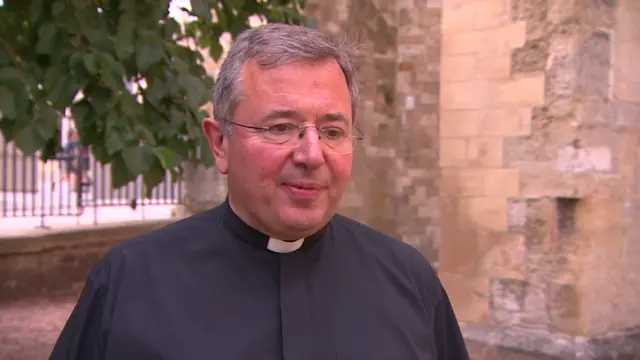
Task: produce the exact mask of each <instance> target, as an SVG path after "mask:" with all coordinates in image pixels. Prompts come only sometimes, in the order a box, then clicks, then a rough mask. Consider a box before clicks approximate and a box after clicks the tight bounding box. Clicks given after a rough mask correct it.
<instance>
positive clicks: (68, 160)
mask: <svg viewBox="0 0 640 360" xmlns="http://www.w3.org/2000/svg"><path fill="white" fill-rule="evenodd" d="M1 140H2V139H0V233H3V232H6V231H7V230H10V228H11V227H16V226H17V227H41V228H47V227H49V226H50V225H51V224H56V226H57V225H58V224H63V223H69V224H70V223H71V222H70V221H69V220H70V219H72V220H74V221H75V224H80V223H82V224H87V223H90V224H98V223H106V222H115V221H125V220H132V219H136V218H140V219H143V218H167V217H170V216H171V215H170V214H171V212H172V210H173V207H174V206H175V205H176V204H178V203H179V202H180V199H181V196H182V194H181V193H182V186H181V183H180V181H177V182H173V181H172V179H171V175H170V174H169V173H168V172H167V174H166V176H165V179H164V181H163V182H162V183H161V184H160V185H159V186H157V187H156V188H155V189H154V190H153V192H152V194H151V196H150V197H147V196H145V188H144V185H143V183H142V179H141V178H139V179H137V180H136V181H135V182H133V183H130V184H128V185H127V186H124V187H121V188H114V187H113V186H112V184H111V171H110V166H109V165H104V166H103V165H101V164H100V163H98V162H96V161H95V160H94V159H93V158H92V157H91V155H90V153H89V152H88V151H87V152H86V153H84V154H82V153H74V154H64V153H63V154H59V155H58V156H56V158H55V159H54V160H51V161H48V162H46V163H44V162H42V161H40V160H39V158H38V155H32V156H24V155H23V154H22V153H21V152H20V151H19V150H17V149H16V148H15V146H13V144H11V143H7V142H4V141H1ZM18 220H20V221H18Z"/></svg>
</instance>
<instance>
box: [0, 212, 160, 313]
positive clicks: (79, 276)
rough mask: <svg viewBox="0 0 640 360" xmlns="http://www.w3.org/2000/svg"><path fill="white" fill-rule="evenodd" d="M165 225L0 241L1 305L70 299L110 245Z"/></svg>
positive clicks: (96, 228)
mask: <svg viewBox="0 0 640 360" xmlns="http://www.w3.org/2000/svg"><path fill="white" fill-rule="evenodd" d="M168 223H169V221H144V222H132V223H129V224H115V225H100V226H92V227H87V228H77V229H71V230H68V231H55V232H51V233H48V232H47V233H42V234H39V235H29V236H17V237H2V238H0V302H2V301H8V300H13V299H20V298H28V297H36V298H38V297H40V298H47V297H51V296H54V295H56V294H59V293H72V294H75V293H76V292H77V291H79V290H80V288H81V287H82V286H83V285H84V282H85V281H86V278H87V275H88V273H89V270H90V269H91V268H92V267H93V265H94V264H95V263H96V261H97V260H98V259H99V258H100V257H102V255H103V254H104V253H105V252H106V251H108V250H109V249H110V248H111V247H113V246H114V245H115V244H117V243H119V242H120V241H123V240H126V239H129V238H132V237H135V236H137V235H140V234H143V233H146V232H149V231H152V230H154V229H157V228H159V227H162V226H164V225H167V224H168Z"/></svg>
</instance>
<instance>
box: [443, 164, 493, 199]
mask: <svg viewBox="0 0 640 360" xmlns="http://www.w3.org/2000/svg"><path fill="white" fill-rule="evenodd" d="M483 171H484V170H480V169H442V171H441V177H442V178H441V182H442V191H443V193H445V194H449V195H454V196H481V195H482V193H483V178H482V174H483Z"/></svg>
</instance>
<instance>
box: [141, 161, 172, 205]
mask: <svg viewBox="0 0 640 360" xmlns="http://www.w3.org/2000/svg"><path fill="white" fill-rule="evenodd" d="M154 160H155V159H154ZM165 175H166V172H165V171H164V169H163V168H162V167H161V166H160V163H159V162H158V160H155V161H154V163H153V164H152V166H151V167H150V168H149V170H148V171H147V172H145V173H144V174H143V175H142V182H143V183H144V187H145V196H146V197H147V198H150V197H151V195H152V194H153V189H154V188H155V187H156V186H158V185H159V184H160V183H162V181H163V180H164V179H165Z"/></svg>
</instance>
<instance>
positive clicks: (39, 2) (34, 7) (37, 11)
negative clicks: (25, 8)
mask: <svg viewBox="0 0 640 360" xmlns="http://www.w3.org/2000/svg"><path fill="white" fill-rule="evenodd" d="M43 9H44V4H43V0H32V1H30V4H29V20H30V21H31V22H32V23H37V22H38V20H40V16H41V15H42V13H43V12H44V11H43Z"/></svg>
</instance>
